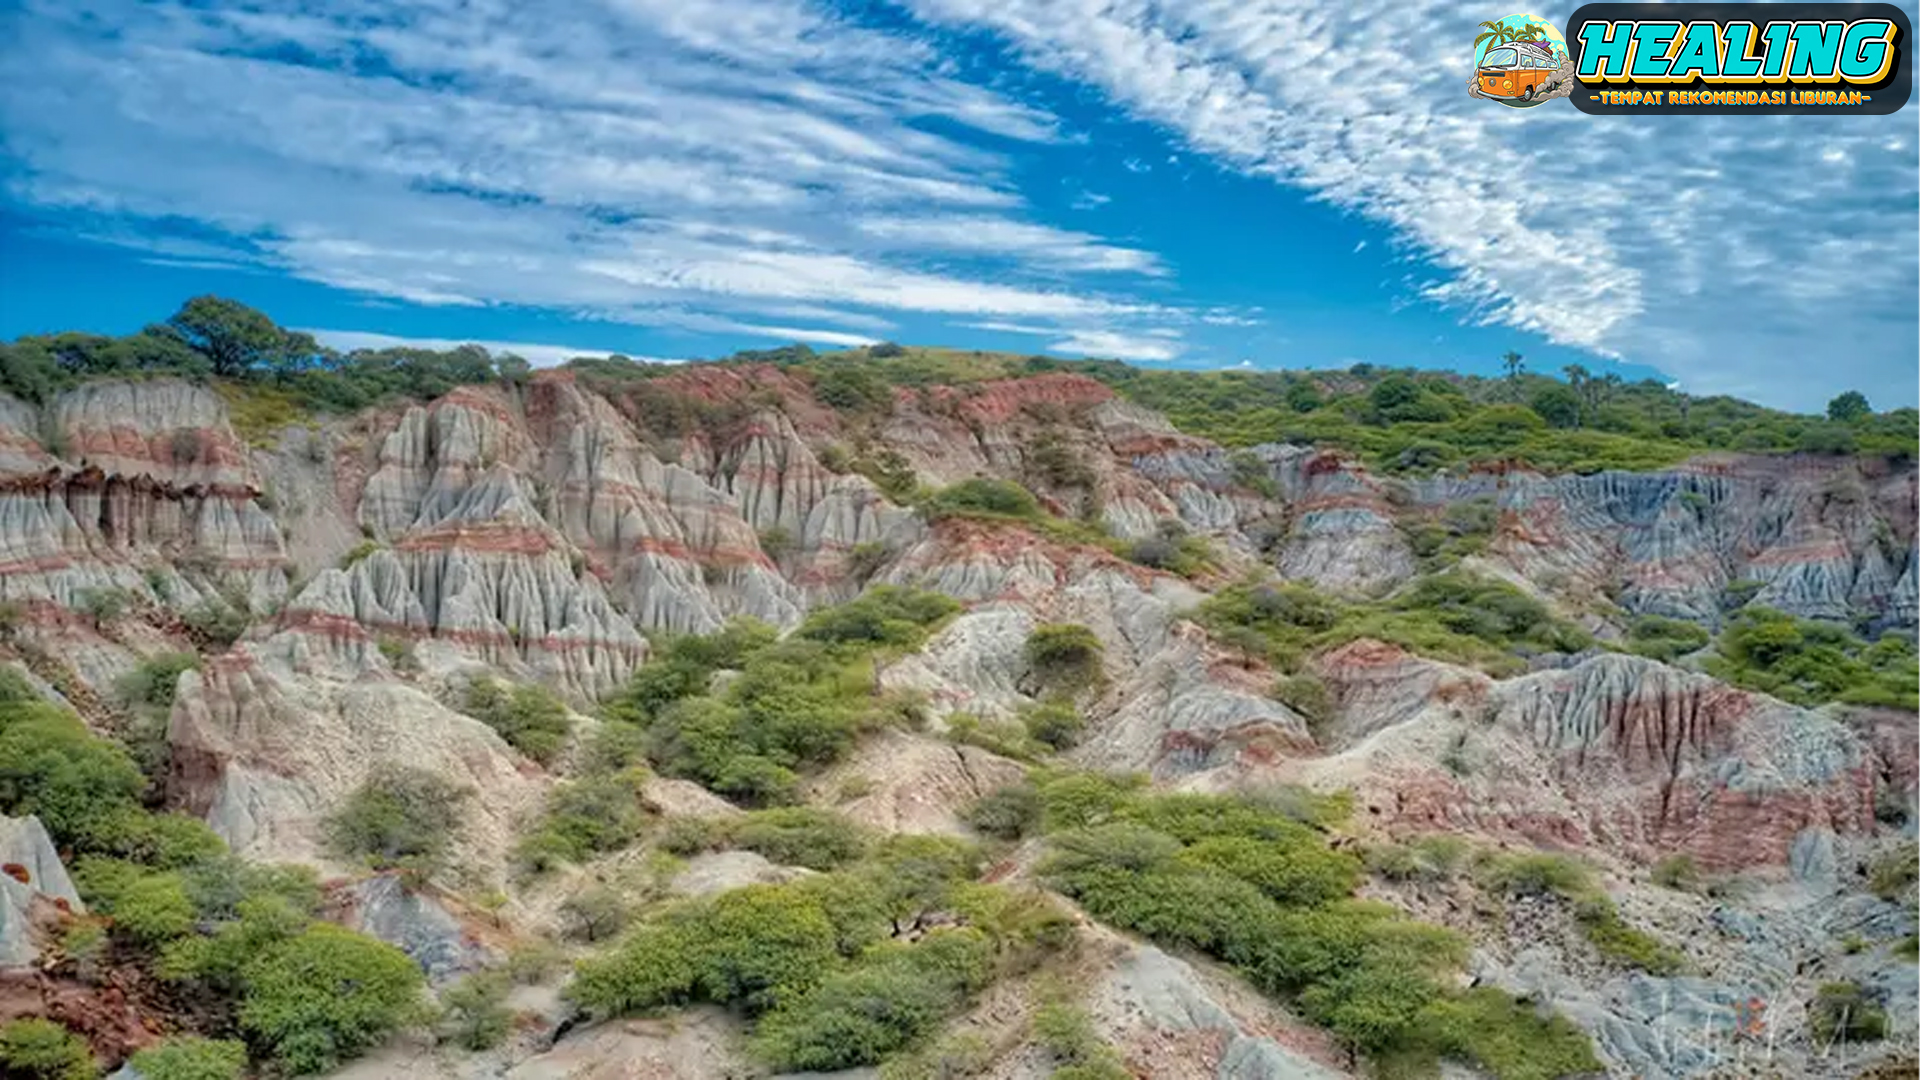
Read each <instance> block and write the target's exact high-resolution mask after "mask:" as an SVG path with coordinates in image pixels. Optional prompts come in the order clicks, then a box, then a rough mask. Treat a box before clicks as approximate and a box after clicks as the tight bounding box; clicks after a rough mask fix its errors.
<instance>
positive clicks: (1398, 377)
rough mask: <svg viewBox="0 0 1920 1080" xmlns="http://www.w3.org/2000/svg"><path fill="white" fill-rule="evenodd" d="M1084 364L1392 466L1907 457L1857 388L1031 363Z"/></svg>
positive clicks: (1244, 423) (1193, 416) (1913, 439)
mask: <svg viewBox="0 0 1920 1080" xmlns="http://www.w3.org/2000/svg"><path fill="white" fill-rule="evenodd" d="M1033 366H1039V367H1044V368H1047V369H1058V368H1064V369H1068V370H1083V371H1085V372H1086V373H1087V374H1089V375H1092V376H1093V377H1094V378H1097V379H1101V380H1102V381H1104V382H1106V383H1108V384H1109V385H1111V386H1113V387H1114V388H1115V389H1116V390H1118V391H1119V392H1120V393H1122V394H1124V395H1125V396H1127V397H1129V398H1131V399H1132V400H1135V401H1138V402H1140V403H1141V404H1143V405H1146V406H1149V407H1151V408H1154V409H1157V410H1159V411H1161V412H1163V413H1165V414H1166V415H1167V417H1168V418H1169V419H1170V420H1172V421H1173V422H1174V424H1175V425H1177V426H1178V427H1179V428H1180V429H1181V430H1183V431H1187V432H1190V433H1192V434H1195V435H1200V436H1204V437H1206V438H1210V439H1213V440H1214V441H1216V442H1219V443H1221V444H1222V445H1225V446H1251V445H1255V444H1258V443H1264V442H1297V443H1310V444H1317V445H1323V446H1332V447H1339V448H1342V449H1346V450H1350V451H1353V452H1355V453H1358V454H1360V455H1361V456H1362V457H1363V458H1364V459H1365V460H1366V461H1367V463H1368V464H1369V465H1371V466H1372V467H1374V468H1375V469H1378V470H1381V471H1386V472H1424V471H1430V470H1432V469H1434V468H1438V467H1444V466H1457V465H1464V464H1470V463H1472V462H1476V461H1493V460H1503V461H1524V462H1526V463H1528V464H1530V465H1532V466H1534V467H1535V468H1540V469H1545V470H1550V471H1572V472H1596V471H1599V470H1602V469H1639V470H1644V469H1656V468H1662V467H1665V466H1668V465H1672V464H1675V463H1677V462H1679V461H1682V460H1685V459H1686V458H1688V457H1690V456H1693V455H1695V454H1699V453H1702V452H1706V451H1713V450H1737V451H1747V452H1756V453H1785V452H1796V451H1797V452H1808V453H1824V454H1835V453H1855V452H1859V453H1869V454H1883V455H1886V456H1889V457H1895V458H1900V459H1906V460H1910V459H1912V458H1913V457H1914V454H1915V449H1916V443H1917V442H1920V414H1916V413H1915V411H1914V410H1913V409H1911V408H1907V409H1896V410H1893V411H1891V412H1887V413H1874V412H1872V410H1871V409H1870V408H1868V407H1867V402H1866V400H1865V399H1864V398H1862V397H1861V396H1860V395H1858V394H1846V395H1842V396H1841V397H1839V398H1836V399H1835V400H1834V402H1833V404H1832V405H1831V406H1830V407H1829V415H1827V416H1825V417H1812V416H1801V415H1797V414H1793V413H1783V412H1779V411H1776V410H1773V409H1767V408H1763V407H1761V406H1758V405H1753V404H1750V403H1748V402H1744V401H1740V400H1737V399H1735V398H1727V397H1710V398H1694V397H1691V396H1689V395H1686V394H1682V393H1679V392H1677V391H1674V390H1669V389H1667V388H1666V387H1665V386H1664V385H1662V384H1660V383H1658V382H1655V381H1653V380H1647V381H1642V382H1637V383H1621V382H1618V381H1614V380H1609V379H1608V378H1607V377H1606V376H1599V377H1596V376H1594V375H1591V374H1590V373H1588V372H1586V371H1585V370H1584V369H1582V368H1580V367H1578V366H1577V365H1576V366H1572V367H1569V368H1568V369H1567V370H1566V371H1565V375H1566V376H1567V377H1566V379H1565V380H1561V379H1554V378H1549V377H1547V376H1543V375H1536V374H1528V373H1525V372H1516V373H1515V374H1514V375H1512V376H1510V377H1508V378H1504V379H1488V378H1479V377H1461V376H1457V375H1449V374H1438V373H1433V372H1419V371H1413V370H1405V371H1396V370H1392V369H1386V368H1376V367H1372V366H1370V365H1364V364H1362V365H1355V366H1354V367H1352V368H1350V369H1348V370H1347V371H1344V372H1326V373H1306V372H1173V371H1154V370H1145V369H1140V368H1134V367H1129V366H1127V365H1124V364H1117V363H1110V362H1091V363H1082V364H1074V363H1062V362H1059V361H1049V362H1046V363H1045V364H1043V365H1033Z"/></svg>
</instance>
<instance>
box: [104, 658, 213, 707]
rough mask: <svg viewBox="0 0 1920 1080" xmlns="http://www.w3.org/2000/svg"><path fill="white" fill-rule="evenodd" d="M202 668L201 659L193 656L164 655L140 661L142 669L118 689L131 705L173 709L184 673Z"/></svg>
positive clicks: (117, 684)
mask: <svg viewBox="0 0 1920 1080" xmlns="http://www.w3.org/2000/svg"><path fill="white" fill-rule="evenodd" d="M199 666H200V658H199V657H198V656H195V655H194V654H193V653H162V654H160V655H159V656H150V657H148V658H146V659H145V660H142V661H140V664H139V666H138V667H135V668H134V669H133V670H132V671H130V672H128V673H127V674H125V675H123V676H121V677H120V681H119V682H118V683H116V684H115V685H114V689H115V691H116V692H117V693H118V694H119V696H120V700H121V701H124V702H126V703H128V704H130V705H147V706H151V707H153V708H156V709H171V708H172V707H173V692H174V688H175V687H176V686H177V685H178V684H179V681H180V673H181V672H183V671H193V670H195V669H196V668H198V667H199Z"/></svg>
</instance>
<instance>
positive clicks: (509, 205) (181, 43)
mask: <svg viewBox="0 0 1920 1080" xmlns="http://www.w3.org/2000/svg"><path fill="white" fill-rule="evenodd" d="M251 7H252V10H246V11H242V10H231V9H223V8H220V7H214V8H208V7H205V6H201V5H196V4H191V3H188V2H187V0H154V2H152V3H138V2H136V0H24V3H23V10H22V11H21V12H20V13H19V14H18V17H16V18H15V19H13V20H10V30H11V31H12V33H11V36H10V38H9V39H8V40H7V41H6V42H4V43H0V61H4V62H0V128H4V130H5V131H6V133H7V142H8V150H9V153H10V155H11V156H12V157H14V158H15V159H16V161H17V167H16V168H14V169H11V170H9V173H8V174H7V177H6V179H7V181H8V183H9V189H10V194H11V195H12V196H13V198H15V199H17V200H20V201H22V202H25V203H28V204H30V205H34V206H37V207H40V208H51V209H55V210H60V211H64V212H66V213H67V214H68V215H69V216H71V217H75V218H78V219H79V220H83V221H87V222H91V223H92V226H93V228H94V229H95V231H96V232H98V233H99V234H100V235H104V236H120V237H124V238H127V239H129V240H131V241H132V242H134V243H137V244H142V245H143V246H144V244H145V243H146V242H147V241H146V238H147V237H150V236H152V235H154V234H155V233H156V232H159V231H164V230H163V229H160V228H158V224H159V223H166V222H181V221H184V222H190V223H192V224H193V225H194V227H195V231H196V233H197V234H199V235H206V234H209V233H211V234H215V235H218V236H219V237H221V238H222V239H221V241H220V242H219V243H218V244H215V245H213V246H214V247H217V248H222V249H229V253H228V254H224V255H223V256H221V258H222V260H223V261H234V260H236V259H237V260H239V261H243V262H252V263H254V264H256V265H263V266H267V267H272V268H277V269H282V270H285V271H288V272H291V273H293V274H296V275H298V276H300V277H303V278H306V279H309V280H312V281H317V282H322V283H325V284H328V285H333V286H337V287H341V288H346V289H352V290H356V291H360V292H364V293H368V294H372V295H376V296H381V297H387V298H391V299H398V300H405V301H410V302H414V303H419V304H431V305H448V306H480V305H494V304H514V305H524V306H529V307H537V308H545V309H553V310H562V311H568V312H573V313H579V314H586V315H592V316H597V317H601V318H605V319H614V320H621V321H627V322H631V323H648V322H650V321H652V320H655V319H656V317H657V319H658V322H657V325H663V326H680V327H683V328H684V327H687V326H689V324H690V323H691V322H696V321H699V319H695V318H693V316H699V318H700V319H704V320H706V322H705V325H709V326H713V327H721V328H724V330H723V331H717V332H731V333H747V334H753V335H755V336H767V337H785V338H788V339H798V340H808V341H817V342H824V343H830V344H851V343H857V342H868V341H872V340H875V338H874V337H873V336H872V335H874V334H879V333H884V332H886V331H887V330H890V329H892V327H893V322H892V319H891V318H890V316H891V315H893V314H895V313H931V314H936V315H964V316H973V317H981V316H984V317H989V318H993V317H998V318H1016V319H1040V320H1047V321H1056V322H1059V323H1061V324H1063V325H1062V326H1061V327H1059V328H1056V329H1055V330H1053V331H1052V332H1055V333H1064V332H1067V325H1066V324H1072V325H1079V324H1083V323H1085V322H1087V321H1090V320H1099V321H1103V322H1105V321H1111V320H1134V321H1143V322H1151V321H1153V320H1156V319H1162V318H1171V317H1174V313H1172V312H1171V311H1169V310H1168V309H1166V308H1165V307H1163V306H1161V305H1158V304H1154V303H1145V302H1142V301H1140V300H1138V299H1135V298H1133V297H1131V296H1129V295H1128V293H1127V291H1126V290H1127V289H1129V288H1132V287H1133V286H1135V285H1138V284H1140V283H1142V282H1144V281H1146V280H1148V279H1150V278H1153V277H1157V276H1159V275H1161V274H1163V273H1164V268H1163V267H1162V266H1161V264H1160V262H1159V260H1158V259H1157V257H1156V256H1154V255H1153V254H1152V253H1151V252H1147V251H1142V250H1138V249H1135V248H1131V247H1127V246H1124V245H1118V244H1113V243H1109V242H1107V241H1105V240H1103V239H1102V238H1100V237H1098V236H1095V235H1092V234H1090V233H1086V232H1074V231H1065V230H1060V229H1055V228H1051V227H1049V226H1046V225H1043V224H1040V223H1038V222H1035V221H1033V220H1030V215H1029V212H1028V210H1027V209H1026V207H1025V203H1024V200H1023V199H1022V198H1021V196H1020V194H1019V192H1018V190H1017V188H1016V187H1015V185H1014V184H1013V182H1012V180H1011V179H1010V173H1011V165H1010V161H1009V158H1008V156H1007V147H1008V146H1009V144H1010V143H1018V142H1027V143H1052V142H1060V141H1066V140H1067V139H1068V138H1069V137H1068V136H1066V135H1063V134H1062V132H1061V131H1060V125H1059V122H1058V121H1057V120H1056V118H1054V117H1053V116H1051V115H1049V114H1048V113H1046V112H1044V111H1042V110H1039V109H1036V108H1034V107H1033V106H1031V105H1029V104H1026V103H1024V102H1021V101H1018V100H1014V99H1012V98H1009V97H1007V96H1005V95H1003V94H1000V93H998V92H996V91H993V90H991V89H987V88H985V87H982V86H978V85H973V84H970V83H967V82H963V81H960V80H959V79H957V78H955V77H954V76H953V75H952V73H951V65H950V64H949V63H948V61H947V59H946V58H945V57H942V56H940V55H939V54H938V53H937V52H936V51H935V50H934V49H933V48H932V46H931V45H929V44H928V43H927V42H926V41H924V40H921V39H920V38H919V37H917V36H915V35H913V34H911V33H905V32H901V33H888V32H883V31H880V30H876V29H872V28H869V27H865V26H861V25H857V24H855V23H853V22H850V21H847V20H845V19H842V18H840V17H838V16H836V15H834V14H832V13H831V12H829V11H827V10H825V9H822V8H819V7H816V6H814V5H813V4H811V3H809V2H807V0H710V2H708V3H702V4H694V5H689V4H685V3H681V2H679V0H605V2H604V3H601V4H570V5H550V4H526V5H501V4H482V5H473V4H469V3H465V2H462V0H410V2H407V3H394V4H389V3H386V2H384V0H333V2H330V3H328V4H326V5H315V4H311V3H309V2H306V0H264V2H262V3H260V4H256V5H251ZM107 27H110V28H111V31H106V30H104V29H103V28H107ZM28 56H31V57H32V61H31V63H25V62H22V61H23V59H24V58H25V57H28ZM928 119H937V120H939V121H941V123H940V124H938V125H925V126H922V125H921V123H920V122H921V121H923V120H928ZM956 127H957V128H958V129H959V130H960V132H961V134H955V133H954V132H955V130H956ZM936 131H938V132H941V133H936ZM156 254H159V255H161V256H162V257H169V258H205V257H207V256H205V255H200V254H190V253H186V252H180V251H161V252H157V253H156ZM1089 275H1097V281H1093V280H1090V279H1089V277H1088V276H1089ZM1115 289H1118V290H1120V291H1118V292H1113V291H1110V290H1115ZM815 321H824V322H827V323H829V324H832V325H833V326H835V327H838V328H827V329H820V328H813V327H810V326H808V325H807V324H808V323H811V322H815Z"/></svg>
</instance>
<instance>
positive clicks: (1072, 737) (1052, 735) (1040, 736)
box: [1020, 700, 1087, 750]
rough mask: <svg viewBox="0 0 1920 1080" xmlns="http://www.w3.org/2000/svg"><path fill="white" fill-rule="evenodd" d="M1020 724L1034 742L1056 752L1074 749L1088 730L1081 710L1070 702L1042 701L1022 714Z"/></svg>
mask: <svg viewBox="0 0 1920 1080" xmlns="http://www.w3.org/2000/svg"><path fill="white" fill-rule="evenodd" d="M1020 722H1021V724H1023V725H1025V727H1026V729H1027V734H1028V736H1030V737H1031V738H1033V739H1034V741H1036V742H1041V743H1045V744H1046V745H1047V746H1050V747H1052V748H1053V749H1055V750H1069V749H1072V748H1073V746H1074V745H1075V744H1077V743H1079V741H1080V736H1081V734H1082V733H1083V732H1085V731H1086V728H1087V721H1086V718H1085V717H1083V716H1081V715H1080V710H1079V709H1077V708H1074V706H1073V703H1072V702H1070V701H1059V700H1048V701H1042V702H1040V703H1039V704H1037V705H1034V706H1033V707H1031V708H1029V709H1027V710H1025V711H1024V712H1022V713H1021V714H1020Z"/></svg>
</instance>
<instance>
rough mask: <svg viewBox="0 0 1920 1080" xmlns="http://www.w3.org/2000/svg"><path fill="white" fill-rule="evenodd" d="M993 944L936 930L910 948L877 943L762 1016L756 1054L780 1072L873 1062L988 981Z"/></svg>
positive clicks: (973, 934)
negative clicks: (845, 966)
mask: <svg viewBox="0 0 1920 1080" xmlns="http://www.w3.org/2000/svg"><path fill="white" fill-rule="evenodd" d="M992 969H993V961H992V944H991V943H990V942H989V941H988V940H987V938H986V935H984V934H982V933H980V932H979V931H977V930H967V929H941V930H935V931H933V932H931V933H929V934H928V935H927V936H926V937H924V938H922V939H921V940H920V941H918V942H915V943H914V944H912V945H906V944H897V943H889V944H884V945H879V946H876V947H875V948H874V950H873V951H871V952H870V953H868V954H867V955H866V956H864V957H862V960H861V963H860V964H859V965H858V966H856V967H853V968H850V969H847V970H843V971H838V972H835V973H833V974H831V975H828V976H827V977H826V978H825V979H823V980H821V982H820V984H819V985H818V986H816V987H815V988H814V989H812V990H811V991H809V992H807V993H806V994H804V995H801V996H798V997H796V998H794V999H793V1000H792V1001H791V1003H788V1004H783V1005H782V1006H780V1007H779V1008H777V1009H775V1010H773V1011H772V1012H770V1013H768V1014H767V1015H766V1016H765V1017H764V1018H762V1020H761V1022H760V1024H759V1027H758V1029H757V1031H756V1032H755V1036H754V1050H755V1052H756V1054H757V1055H758V1056H759V1057H760V1058H761V1059H762V1060H764V1061H766V1062H767V1063H768V1064H769V1065H771V1066H772V1067H774V1068H775V1069H778V1070H780V1071H783V1072H784V1071H799V1070H814V1071H837V1070H840V1069H850V1068H858V1067H861V1066H866V1065H875V1064H878V1063H879V1062H880V1061H882V1060H884V1059H885V1058H887V1057H888V1056H890V1055H892V1054H894V1053H897V1052H898V1051H900V1050H902V1049H904V1048H906V1047H907V1046H909V1045H911V1044H912V1043H914V1042H915V1041H916V1040H918V1039H920V1038H922V1037H923V1036H925V1035H926V1034H928V1033H929V1032H931V1031H932V1030H933V1029H934V1028H935V1027H937V1026H938V1025H939V1024H940V1022H941V1021H943V1020H944V1019H945V1018H946V1017H947V1015H948V1014H949V1013H951V1012H953V1011H955V1010H956V1009H957V1008H958V1007H959V1006H960V1004H961V1003H963V1002H964V1001H965V1000H966V999H967V997H968V995H970V994H972V993H973V992H975V991H977V990H979V989H980V988H981V987H983V986H984V985H986V983H987V982H988V981H989V980H990V979H991V974H992Z"/></svg>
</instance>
